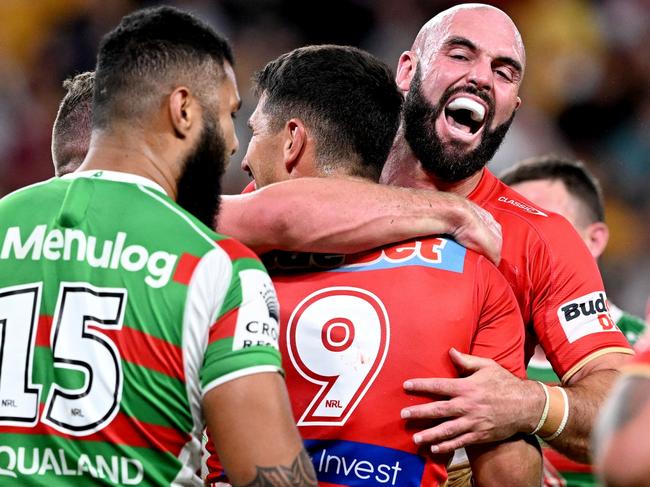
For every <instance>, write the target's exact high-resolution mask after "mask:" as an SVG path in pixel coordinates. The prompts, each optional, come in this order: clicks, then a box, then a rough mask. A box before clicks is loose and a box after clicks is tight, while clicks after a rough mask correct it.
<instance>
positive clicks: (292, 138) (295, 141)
mask: <svg viewBox="0 0 650 487" xmlns="http://www.w3.org/2000/svg"><path fill="white" fill-rule="evenodd" d="M283 130H284V140H283V142H282V157H283V159H284V166H285V168H286V171H287V173H288V174H291V173H292V172H293V171H295V170H296V169H297V166H298V163H299V162H300V159H301V155H302V153H303V151H304V149H305V146H306V144H307V131H306V129H305V124H304V123H303V121H302V120H300V119H299V118H292V119H291V120H289V121H288V122H287V123H286V124H285V126H284V129H283Z"/></svg>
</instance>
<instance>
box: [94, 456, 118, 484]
mask: <svg viewBox="0 0 650 487" xmlns="http://www.w3.org/2000/svg"><path fill="white" fill-rule="evenodd" d="M95 461H96V463H97V473H98V474H99V476H100V477H101V478H105V477H106V475H108V478H109V479H111V482H113V483H114V484H117V482H118V472H119V464H118V458H117V457H111V467H110V468H109V467H108V463H107V462H106V459H105V458H104V457H102V456H100V455H97V456H96V457H95Z"/></svg>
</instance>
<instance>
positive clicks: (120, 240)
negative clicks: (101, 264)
mask: <svg viewBox="0 0 650 487" xmlns="http://www.w3.org/2000/svg"><path fill="white" fill-rule="evenodd" d="M124 242H126V233H124V232H117V237H115V247H113V257H111V269H117V268H118V266H119V263H120V255H122V249H123V248H124Z"/></svg>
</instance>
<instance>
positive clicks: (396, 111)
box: [253, 45, 402, 180]
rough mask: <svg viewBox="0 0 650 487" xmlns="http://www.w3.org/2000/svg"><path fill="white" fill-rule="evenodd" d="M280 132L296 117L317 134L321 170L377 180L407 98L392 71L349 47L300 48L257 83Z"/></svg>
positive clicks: (279, 60)
mask: <svg viewBox="0 0 650 487" xmlns="http://www.w3.org/2000/svg"><path fill="white" fill-rule="evenodd" d="M253 81H254V84H255V91H256V94H257V95H258V96H262V95H265V96H266V98H265V101H264V105H263V107H262V110H263V112H264V113H267V114H269V115H270V118H271V130H273V131H274V132H277V131H278V130H280V128H282V126H283V125H284V124H285V123H286V122H287V121H288V120H289V119H290V118H292V117H297V118H300V119H301V120H303V122H305V124H306V125H307V126H308V128H310V129H311V130H313V131H314V133H315V135H316V140H317V142H316V152H317V154H316V158H317V164H318V165H319V168H320V169H322V170H328V169H332V168H342V169H344V170H345V171H346V172H347V174H350V175H355V176H361V177H366V178H369V179H373V180H378V179H379V175H380V173H381V170H382V167H383V165H384V163H385V162H386V158H387V157H388V152H389V151H390V148H391V146H392V143H393V139H394V137H395V134H396V133H397V128H398V126H399V116H400V110H401V106H402V95H401V93H400V92H399V89H398V88H397V85H396V84H395V81H394V77H393V74H392V72H391V70H390V68H389V67H388V66H387V65H386V64H385V63H383V62H381V61H380V60H378V59H377V58H375V57H374V56H372V55H371V54H370V53H368V52H365V51H363V50H361V49H357V48H355V47H350V46H335V45H318V46H307V47H301V48H298V49H295V50H293V51H291V52H289V53H286V54H283V55H282V56H280V57H278V58H277V59H275V60H274V61H271V62H270V63H268V64H267V65H266V66H265V67H264V68H263V69H262V70H261V71H259V72H258V73H256V74H255V76H254V78H253Z"/></svg>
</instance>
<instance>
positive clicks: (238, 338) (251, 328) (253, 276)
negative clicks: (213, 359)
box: [233, 269, 280, 350]
mask: <svg viewBox="0 0 650 487" xmlns="http://www.w3.org/2000/svg"><path fill="white" fill-rule="evenodd" d="M239 279H240V281H241V289H242V304H241V306H240V308H239V312H238V314H237V324H236V325H235V335H234V337H233V350H240V349H242V348H247V347H252V346H254V345H269V346H271V347H273V348H275V349H277V350H279V346H278V337H279V335H280V327H279V326H278V322H279V320H280V307H279V304H278V298H277V296H276V294H275V289H274V288H273V284H272V283H271V278H270V277H269V275H268V274H267V273H266V272H263V271H261V270H259V269H246V270H243V271H240V273H239Z"/></svg>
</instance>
